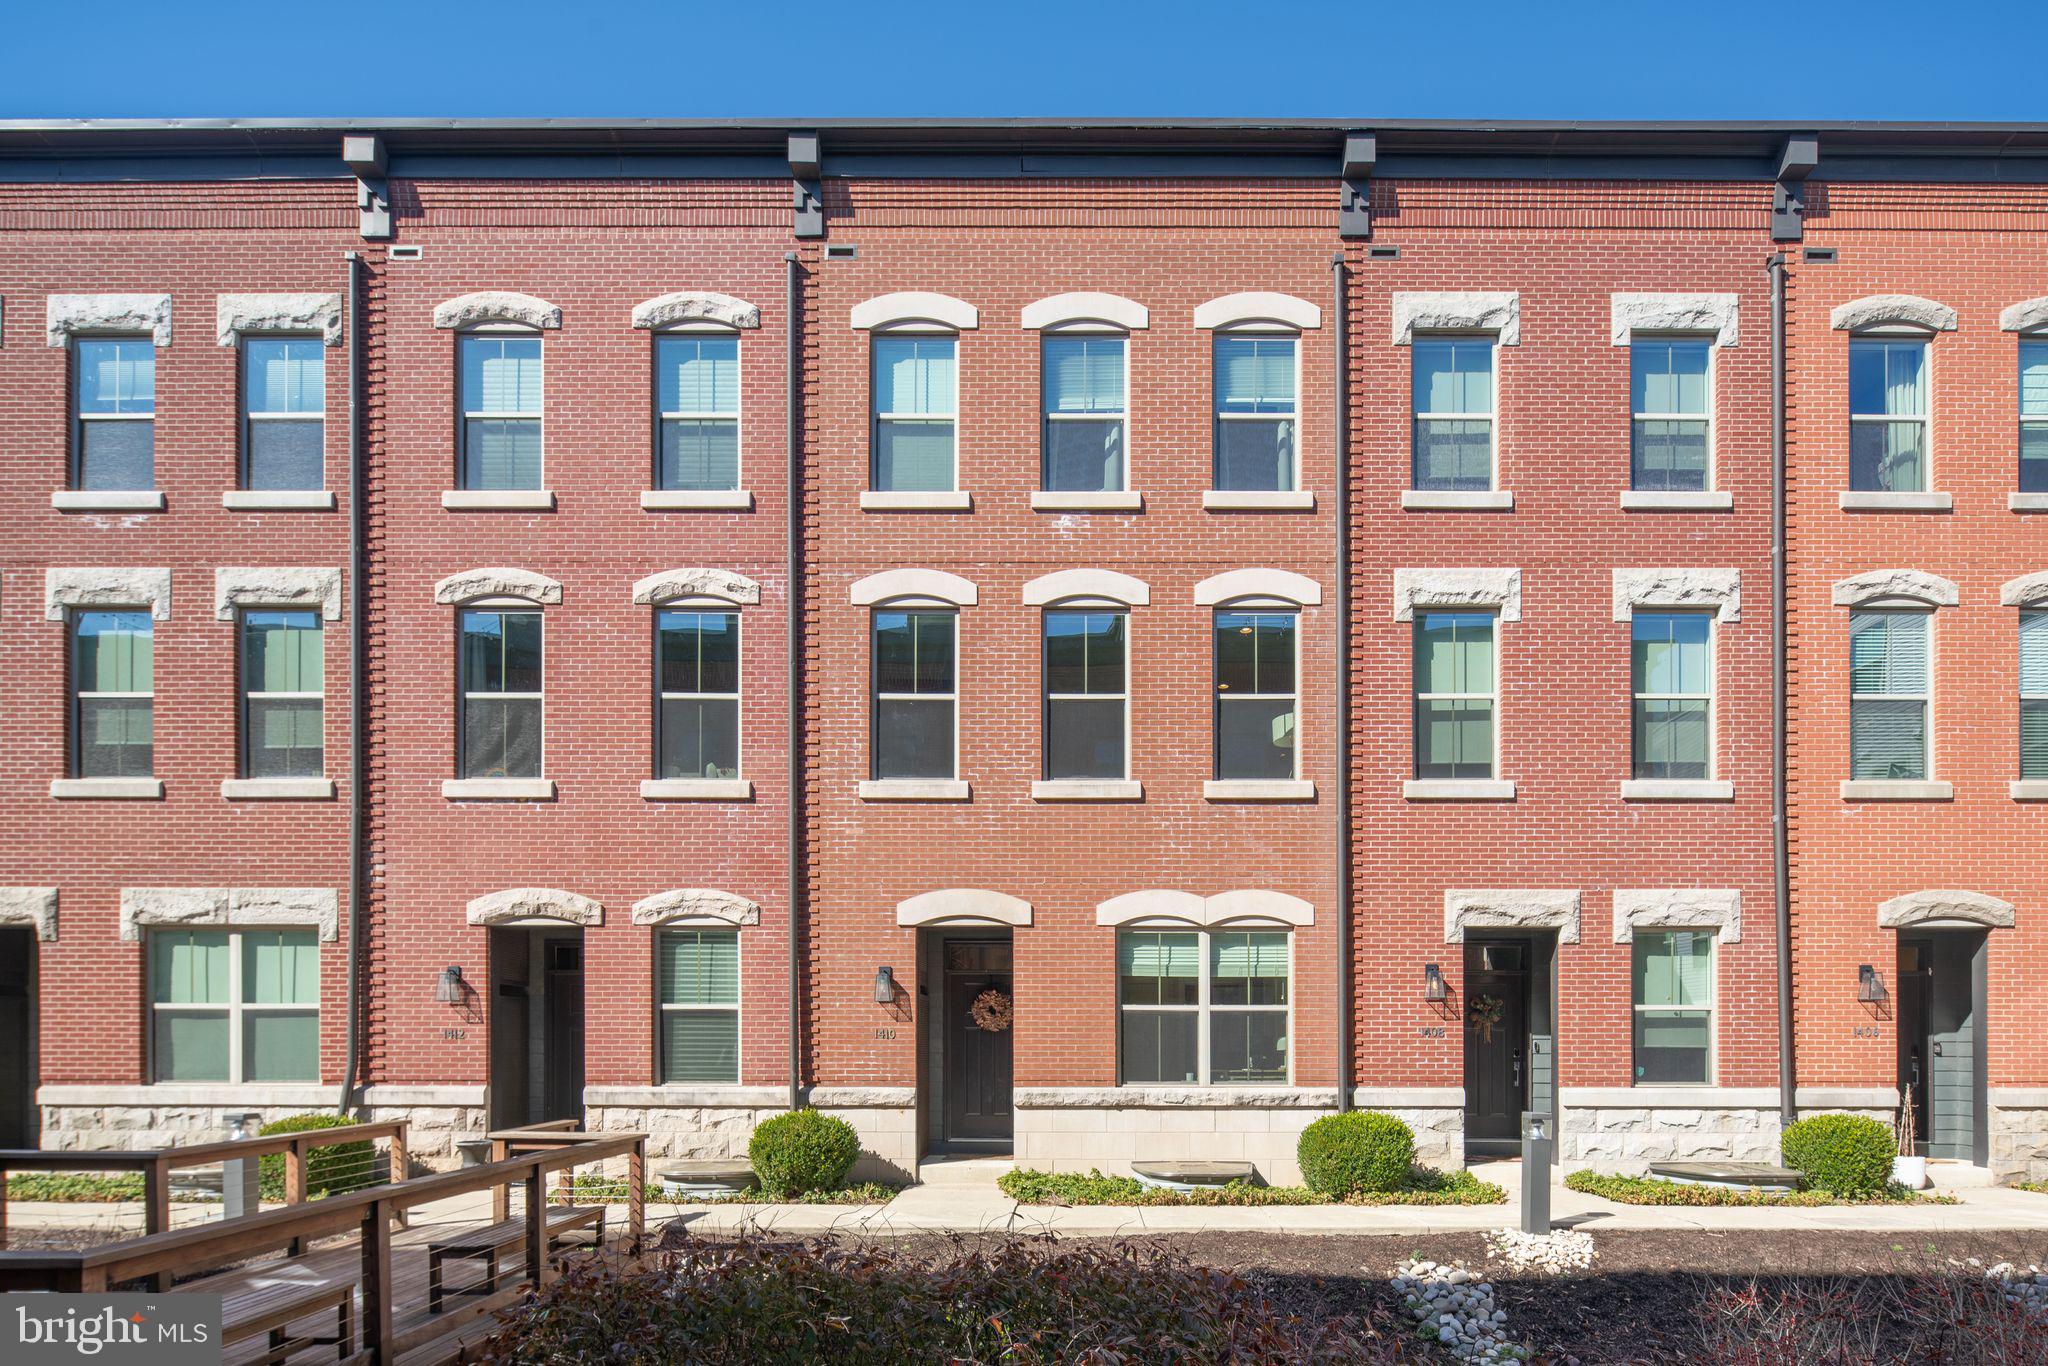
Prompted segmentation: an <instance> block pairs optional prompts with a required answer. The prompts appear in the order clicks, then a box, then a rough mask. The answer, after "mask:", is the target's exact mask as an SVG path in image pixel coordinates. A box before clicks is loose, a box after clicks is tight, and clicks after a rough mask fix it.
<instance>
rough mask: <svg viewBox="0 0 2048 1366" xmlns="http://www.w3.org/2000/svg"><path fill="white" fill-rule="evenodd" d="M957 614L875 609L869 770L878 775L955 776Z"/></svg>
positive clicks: (881, 776)
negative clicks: (871, 731)
mask: <svg viewBox="0 0 2048 1366" xmlns="http://www.w3.org/2000/svg"><path fill="white" fill-rule="evenodd" d="M957 622H958V617H957V614H955V613H953V612H942V611H884V612H877V613H875V626H874V630H875V644H874V710H873V712H872V716H873V735H872V737H871V742H870V744H869V750H870V752H871V757H870V761H869V762H870V766H871V768H870V771H871V773H872V775H873V776H874V777H875V778H876V779H878V780H887V779H890V778H905V779H918V778H926V779H933V778H937V779H945V778H951V777H953V776H954V770H955V765H956V754H955V748H954V717H955V712H956V709H957V707H958V705H959V692H958V685H957V682H956V677H955V670H956V667H957V655H956V649H955V627H956V625H957Z"/></svg>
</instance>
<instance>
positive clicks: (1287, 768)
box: [1214, 612, 1297, 781]
mask: <svg viewBox="0 0 2048 1366" xmlns="http://www.w3.org/2000/svg"><path fill="white" fill-rule="evenodd" d="M1295 622H1296V614H1295V613H1293V612H1218V613H1217V614H1216V623H1215V632H1214V638H1215V642H1216V758H1215V774H1216V777H1217V778H1218V779H1220V780H1223V781H1230V780H1244V779H1251V780H1257V779H1262V778H1264V779H1288V778H1293V777H1294V776H1295V775H1296V767H1297V765H1296V760H1295V755H1296V747H1295V743H1294V741H1295V722H1296V711H1295V689H1296V686H1297V684H1296V676H1295V666H1294V636H1295V629H1294V628H1295Z"/></svg>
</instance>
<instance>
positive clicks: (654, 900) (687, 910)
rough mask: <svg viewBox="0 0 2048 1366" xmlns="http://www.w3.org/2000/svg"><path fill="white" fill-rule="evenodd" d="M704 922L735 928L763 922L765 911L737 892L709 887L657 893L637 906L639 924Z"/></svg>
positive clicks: (679, 888)
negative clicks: (762, 917)
mask: <svg viewBox="0 0 2048 1366" xmlns="http://www.w3.org/2000/svg"><path fill="white" fill-rule="evenodd" d="M680 921H703V922H706V923H713V922H715V923H721V924H726V925H732V926H735V927H738V926H741V925H758V924H760V923H761V908H760V907H759V906H758V905H756V904H755V903H753V902H751V901H749V900H747V899H746V898H745V897H743V896H740V895H738V894H737V893H734V892H721V891H716V890H714V889H712V888H708V887H678V888H676V889H675V890H674V891H669V892H656V893H655V894H654V895H653V896H644V897H642V898H640V899H639V900H638V901H636V902H634V903H633V923H634V924H635V925H670V924H675V923H677V922H680Z"/></svg>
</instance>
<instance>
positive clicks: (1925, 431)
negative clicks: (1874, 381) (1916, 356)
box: [1843, 327, 1935, 494]
mask: <svg viewBox="0 0 2048 1366" xmlns="http://www.w3.org/2000/svg"><path fill="white" fill-rule="evenodd" d="M1864 342H1881V343H1883V344H1885V345H1888V346H1890V345H1898V344H1899V343H1902V342H1907V343H1912V344H1913V345H1916V346H1918V347H1919V348H1920V350H1921V359H1920V374H1921V376H1922V383H1921V385H1920V390H1921V396H1920V401H1921V411H1920V412H1918V413H1905V414H1892V413H1859V412H1857V411H1856V399H1855V387H1856V386H1855V383H1854V381H1853V380H1850V378H1849V374H1848V372H1846V371H1845V373H1844V375H1843V378H1844V380H1845V381H1848V382H1847V385H1846V387H1847V388H1848V390H1849V392H1848V393H1847V394H1846V395H1844V397H1845V398H1846V399H1847V400H1848V402H1847V403H1846V405H1845V406H1846V407H1847V408H1848V409H1849V429H1850V437H1849V447H1850V456H1849V459H1850V461H1851V468H1849V469H1848V470H1845V471H1844V473H1845V474H1847V475H1848V476H1849V478H1848V480H1847V481H1846V482H1847V485H1848V486H1849V487H1850V490H1851V491H1852V492H1861V493H1869V492H1891V493H1909V494H1911V493H1921V494H1925V493H1930V492H1932V491H1933V490H1934V488H1935V481H1934V336H1933V334H1932V333H1929V332H1924V331H1922V330H1921V329H1919V328H1916V327H1879V328H1871V329H1869V330H1867V331H1862V332H1852V333H1850V334H1849V357H1848V364H1849V367H1850V368H1851V369H1853V367H1854V365H1855V353H1856V348H1857V346H1858V345H1859V344H1861V343H1864ZM1859 422H1862V423H1883V424H1886V425H1889V424H1891V423H1895V422H1917V423H1919V424H1920V466H1921V469H1920V487H1919V488H1917V489H1890V490H1871V489H1856V488H1855V487H1854V485H1855V482H1856V478H1855V469H1854V463H1853V462H1854V460H1855V455H1854V451H1855V446H1856V438H1855V428H1856V424H1857V423H1859Z"/></svg>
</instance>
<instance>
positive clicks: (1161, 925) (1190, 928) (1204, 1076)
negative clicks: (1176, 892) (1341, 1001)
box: [1115, 920, 1298, 1090]
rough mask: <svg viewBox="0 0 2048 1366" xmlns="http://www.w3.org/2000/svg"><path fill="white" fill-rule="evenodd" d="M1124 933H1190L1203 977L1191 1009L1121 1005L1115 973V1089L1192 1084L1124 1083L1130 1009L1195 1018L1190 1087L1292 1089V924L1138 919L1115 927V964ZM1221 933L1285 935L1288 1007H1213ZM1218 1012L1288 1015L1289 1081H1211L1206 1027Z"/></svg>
mask: <svg viewBox="0 0 2048 1366" xmlns="http://www.w3.org/2000/svg"><path fill="white" fill-rule="evenodd" d="M1127 934H1192V935H1193V936H1194V937H1195V951H1196V954H1197V955H1198V956H1199V959H1200V965H1201V975H1200V978H1199V981H1200V985H1199V986H1198V987H1197V988H1196V994H1195V1004H1194V1005H1191V1006H1148V1005H1125V1004H1124V999H1123V995H1124V992H1123V981H1122V973H1121V972H1119V973H1118V981H1117V986H1116V997H1117V1000H1116V1012H1117V1031H1116V1037H1117V1050H1116V1073H1117V1085H1119V1086H1126V1087H1135V1088H1144V1087H1150V1086H1186V1085H1189V1084H1190V1083H1188V1082H1175V1081H1130V1080H1128V1079H1126V1077H1125V1075H1124V1050H1123V1036H1124V1031H1123V1017H1124V1012H1125V1011H1127V1010H1128V1011H1140V1012H1149V1013H1151V1014H1155V1015H1193V1016H1195V1066H1196V1078H1197V1079H1196V1080H1195V1081H1194V1082H1193V1083H1192V1084H1193V1085H1196V1086H1202V1087H1215V1088H1218V1089H1220V1090H1243V1089H1247V1088H1256V1087H1261V1086H1292V1085H1294V1054H1295V1049H1294V1002H1295V995H1296V993H1295V985H1296V982H1297V980H1298V978H1297V976H1296V973H1295V964H1294V948H1295V935H1294V927H1293V926H1291V925H1265V924H1245V925H1221V926H1214V927H1206V926H1200V925H1190V924H1187V923H1186V922H1184V921H1179V920H1140V921H1136V922H1134V923H1132V924H1129V925H1119V926H1117V940H1116V948H1115V951H1116V953H1117V956H1118V961H1119V962H1120V961H1121V958H1122V953H1123V937H1124V936H1125V935H1127ZM1219 934H1277V935H1280V936H1282V937H1283V938H1284V939H1285V940H1286V941H1287V1004H1286V1005H1284V1006H1218V1005H1216V1003H1215V993H1214V991H1213V990H1212V984H1213V980H1214V977H1215V970H1214V952H1213V951H1214V948H1215V942H1214V936H1216V935H1219ZM1218 1010H1222V1011H1227V1012H1230V1013H1233V1014H1235V1013H1244V1014H1274V1015H1282V1016H1285V1017H1286V1021H1287V1024H1286V1030H1287V1034H1286V1038H1287V1077H1286V1080H1284V1081H1216V1080H1214V1077H1215V1075H1216V1074H1215V1067H1214V1064H1213V1063H1212V1061H1211V1058H1210V1053H1211V1047H1210V1044H1211V1040H1210V1034H1211V1032H1212V1031H1211V1028H1210V1024H1211V1020H1212V1017H1213V1015H1214V1013H1215V1012H1216V1011H1218Z"/></svg>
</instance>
